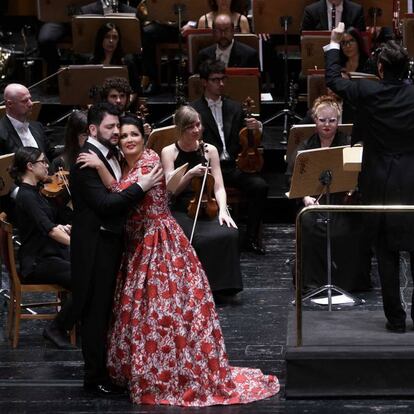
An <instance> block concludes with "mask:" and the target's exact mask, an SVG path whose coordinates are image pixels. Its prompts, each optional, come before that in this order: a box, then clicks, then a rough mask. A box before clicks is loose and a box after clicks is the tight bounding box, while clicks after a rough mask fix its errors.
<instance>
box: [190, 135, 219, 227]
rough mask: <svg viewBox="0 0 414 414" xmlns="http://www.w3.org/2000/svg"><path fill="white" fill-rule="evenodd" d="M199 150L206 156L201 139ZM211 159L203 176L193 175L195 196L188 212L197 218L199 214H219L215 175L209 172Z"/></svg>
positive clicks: (209, 215) (212, 215)
mask: <svg viewBox="0 0 414 414" xmlns="http://www.w3.org/2000/svg"><path fill="white" fill-rule="evenodd" d="M199 151H200V153H201V155H202V156H203V157H204V155H205V152H207V151H205V144H204V143H203V142H202V141H200V146H199ZM209 166H210V160H208V162H207V163H206V170H205V173H204V175H203V176H202V177H193V178H192V179H191V187H192V189H193V191H194V196H193V198H192V199H191V200H190V202H189V204H188V208H187V214H188V216H189V217H191V218H192V219H194V220H196V219H197V218H198V217H199V216H201V217H206V218H209V219H213V218H214V217H216V216H217V213H218V205H217V201H216V199H215V198H214V182H215V181H214V177H213V175H212V174H211V173H209V172H208V171H209Z"/></svg>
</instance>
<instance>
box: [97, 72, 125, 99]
mask: <svg viewBox="0 0 414 414" xmlns="http://www.w3.org/2000/svg"><path fill="white" fill-rule="evenodd" d="M111 89H115V90H116V91H117V92H120V93H125V94H126V95H129V94H130V93H132V89H131V86H130V85H129V82H128V81H127V80H126V79H125V78H116V77H114V78H107V79H105V81H104V83H103V84H102V89H101V98H102V101H106V100H107V99H108V95H109V91H110V90H111Z"/></svg>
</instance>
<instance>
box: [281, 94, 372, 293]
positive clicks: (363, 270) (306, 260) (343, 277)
mask: <svg viewBox="0 0 414 414" xmlns="http://www.w3.org/2000/svg"><path fill="white" fill-rule="evenodd" d="M312 116H313V122H314V123H315V133H314V134H313V135H312V136H311V137H310V138H309V139H307V140H306V141H304V142H302V143H301V144H300V145H299V147H298V148H297V151H302V150H309V149H315V148H332V147H338V146H343V145H349V144H350V140H351V138H350V137H349V136H347V135H346V134H344V133H343V132H341V131H339V130H338V121H339V119H340V116H341V105H340V104H339V103H338V102H337V100H336V99H335V98H334V97H332V96H329V95H324V96H321V97H319V98H317V99H316V100H315V102H314V104H313V106H312ZM294 163H295V156H292V157H291V161H290V163H289V165H288V168H287V176H288V177H289V178H290V177H291V176H292V173H293V168H294ZM330 197H331V198H330V202H331V204H344V203H346V202H348V201H347V198H348V197H347V194H346V193H335V194H331V195H330ZM325 203H326V196H325V195H324V196H322V197H320V198H319V197H318V198H317V196H316V195H314V194H312V195H308V196H306V197H304V198H303V199H302V205H303V206H305V207H307V206H311V205H317V204H325ZM330 223H331V246H332V249H331V250H332V263H333V266H332V283H333V284H334V285H337V286H339V287H340V288H342V289H344V290H346V291H363V290H368V289H370V287H371V283H370V269H371V249H370V244H369V242H368V240H367V238H366V237H365V227H364V225H363V220H362V217H361V216H360V215H358V214H351V215H349V214H338V213H336V214H331V218H330ZM302 232H303V239H302V240H303V245H302V252H303V253H302V263H303V266H302V268H303V275H302V277H303V287H304V289H305V290H308V289H315V288H318V287H320V286H323V285H326V281H327V279H326V275H327V262H326V223H325V215H324V214H307V215H305V216H304V217H303V222H302ZM349 257H352V260H349Z"/></svg>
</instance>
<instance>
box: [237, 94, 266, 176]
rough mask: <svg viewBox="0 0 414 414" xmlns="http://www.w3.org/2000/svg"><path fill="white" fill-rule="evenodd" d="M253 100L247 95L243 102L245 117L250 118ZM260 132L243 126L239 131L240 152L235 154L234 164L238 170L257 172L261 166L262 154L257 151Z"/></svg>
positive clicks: (250, 172)
mask: <svg viewBox="0 0 414 414" xmlns="http://www.w3.org/2000/svg"><path fill="white" fill-rule="evenodd" d="M252 108H254V101H253V99H252V98H250V97H248V98H247V99H246V100H245V101H244V103H243V109H244V111H245V117H246V118H251V116H252ZM261 136H262V134H261V132H260V131H259V130H257V129H256V130H252V129H249V128H247V127H244V128H243V129H242V130H241V131H240V133H239V138H240V146H241V152H240V153H239V154H238V156H237V160H236V164H237V166H238V167H239V170H240V171H243V172H245V173H249V174H252V173H257V172H260V171H261V170H262V168H263V155H262V153H261V152H260V151H259V147H260V145H261Z"/></svg>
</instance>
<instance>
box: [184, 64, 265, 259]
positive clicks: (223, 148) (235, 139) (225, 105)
mask: <svg viewBox="0 0 414 414" xmlns="http://www.w3.org/2000/svg"><path fill="white" fill-rule="evenodd" d="M200 79H201V83H202V86H203V88H204V94H203V96H202V97H201V98H199V99H197V100H196V101H194V102H192V103H191V106H193V107H194V108H195V109H196V110H197V112H198V113H199V114H200V116H201V122H202V124H203V127H204V130H203V140H204V141H205V142H207V143H209V144H212V145H214V146H215V147H216V148H217V150H218V152H219V156H220V164H221V170H222V173H223V178H224V184H225V185H226V186H231V187H236V188H238V189H239V190H240V191H241V192H242V193H244V194H245V195H246V198H247V205H248V209H247V210H248V211H247V231H246V238H245V241H244V243H243V245H244V248H245V249H246V250H248V251H253V252H255V253H257V254H265V249H264V247H263V246H262V240H261V235H260V228H261V223H262V218H263V214H264V207H265V203H266V198H267V192H268V184H267V183H266V181H265V180H264V179H263V177H262V176H260V175H259V174H257V173H253V174H250V173H245V172H242V171H240V170H239V169H238V168H237V166H236V159H237V155H238V153H239V151H240V138H239V132H240V130H241V129H242V128H243V127H244V126H245V124H246V125H247V128H250V129H252V130H260V131H261V130H262V124H261V122H259V121H258V120H256V119H255V118H253V117H252V118H248V119H245V117H244V114H243V110H242V107H241V104H240V103H238V102H236V101H233V100H231V99H227V98H225V97H223V91H224V83H225V82H226V75H225V65H224V63H223V62H221V61H208V60H207V61H205V62H204V63H203V64H202V65H201V66H200Z"/></svg>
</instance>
